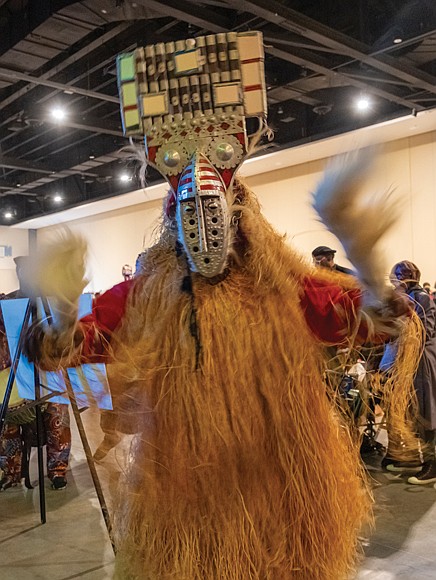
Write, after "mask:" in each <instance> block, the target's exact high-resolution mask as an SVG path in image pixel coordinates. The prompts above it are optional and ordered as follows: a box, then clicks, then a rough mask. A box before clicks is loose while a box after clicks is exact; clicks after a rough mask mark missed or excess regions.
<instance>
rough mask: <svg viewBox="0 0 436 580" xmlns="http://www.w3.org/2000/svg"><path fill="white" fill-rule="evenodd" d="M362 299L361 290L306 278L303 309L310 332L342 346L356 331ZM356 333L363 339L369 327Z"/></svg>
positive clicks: (321, 339) (321, 338) (322, 340)
mask: <svg viewBox="0 0 436 580" xmlns="http://www.w3.org/2000/svg"><path fill="white" fill-rule="evenodd" d="M361 296H362V293H361V291H360V290H359V289H358V288H352V289H348V290H345V289H344V288H342V287H341V286H339V285H337V284H335V283H334V282H331V281H326V280H322V279H317V278H312V277H309V276H307V277H306V278H305V279H304V285H303V296H302V298H301V306H302V308H303V312H304V316H305V318H306V322H307V324H308V326H309V328H310V330H311V331H312V332H313V334H314V335H315V336H316V337H317V338H318V339H319V340H320V341H321V342H326V343H330V344H341V343H342V342H344V340H346V338H347V337H350V335H351V334H352V333H353V332H354V331H355V330H356V324H357V323H358V322H359V320H360V319H359V317H358V312H359V308H360V304H361ZM357 334H358V335H359V336H360V338H361V339H364V338H365V337H366V334H367V333H366V328H363V327H362V328H360V327H359V329H358V333H357Z"/></svg>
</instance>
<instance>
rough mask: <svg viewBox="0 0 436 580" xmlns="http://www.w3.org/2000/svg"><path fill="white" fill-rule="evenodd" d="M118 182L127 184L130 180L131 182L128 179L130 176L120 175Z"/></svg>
mask: <svg viewBox="0 0 436 580" xmlns="http://www.w3.org/2000/svg"><path fill="white" fill-rule="evenodd" d="M120 180H121V181H122V182H123V183H127V181H130V180H131V177H130V175H127V173H122V174H121V175H120Z"/></svg>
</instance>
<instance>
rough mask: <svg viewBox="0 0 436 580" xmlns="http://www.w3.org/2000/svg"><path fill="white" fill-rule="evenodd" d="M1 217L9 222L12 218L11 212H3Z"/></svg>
mask: <svg viewBox="0 0 436 580" xmlns="http://www.w3.org/2000/svg"><path fill="white" fill-rule="evenodd" d="M3 216H4V217H5V218H6V219H7V220H10V219H11V218H12V212H11V211H5V213H4V214H3Z"/></svg>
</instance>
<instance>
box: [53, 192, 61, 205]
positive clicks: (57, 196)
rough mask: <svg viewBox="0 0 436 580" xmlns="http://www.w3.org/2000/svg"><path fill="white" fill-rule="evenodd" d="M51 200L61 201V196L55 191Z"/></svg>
mask: <svg viewBox="0 0 436 580" xmlns="http://www.w3.org/2000/svg"><path fill="white" fill-rule="evenodd" d="M53 201H55V202H56V203H59V202H60V201H62V196H61V195H59V193H57V194H56V195H55V196H54V197H53Z"/></svg>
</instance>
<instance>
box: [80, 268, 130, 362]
mask: <svg viewBox="0 0 436 580" xmlns="http://www.w3.org/2000/svg"><path fill="white" fill-rule="evenodd" d="M134 282H135V280H134V279H132V280H126V281H125V282H121V283H120V284H117V285H116V286H113V287H112V288H110V290H107V291H106V292H104V294H102V295H101V296H98V298H95V300H94V303H93V306H92V313H91V314H88V315H87V316H84V317H83V318H81V320H80V321H79V328H80V329H81V331H82V333H83V335H84V344H83V351H82V355H83V357H84V359H86V361H88V362H100V360H103V359H101V358H100V357H101V356H103V357H105V356H106V355H107V353H108V351H109V345H110V341H111V337H112V333H113V332H114V330H116V329H117V328H118V326H119V325H120V323H121V321H122V319H123V316H124V313H125V311H126V303H127V298H128V296H129V294H130V292H131V289H132V287H133V284H134ZM84 362H85V361H84Z"/></svg>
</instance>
